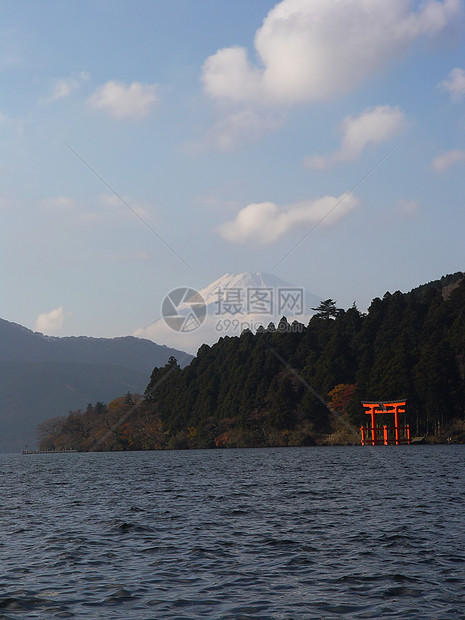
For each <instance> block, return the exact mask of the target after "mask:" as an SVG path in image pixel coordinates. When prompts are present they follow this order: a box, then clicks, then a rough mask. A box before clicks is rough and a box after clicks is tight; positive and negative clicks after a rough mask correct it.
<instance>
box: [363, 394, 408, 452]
mask: <svg viewBox="0 0 465 620" xmlns="http://www.w3.org/2000/svg"><path fill="white" fill-rule="evenodd" d="M406 403H407V401H406V400H391V401H383V402H379V401H377V402H374V401H363V402H362V405H363V407H364V408H365V413H366V414H367V415H370V416H371V426H362V427H361V428H360V431H361V433H362V446H366V445H368V446H379V445H382V444H384V445H385V446H387V445H390V444H395V445H396V446H398V445H400V444H410V427H409V425H408V424H406V425H405V426H399V413H405V405H406ZM383 413H384V414H385V413H393V414H394V426H387V425H386V424H385V425H383V426H382V427H381V426H377V425H376V416H377V415H381V414H383ZM381 431H383V439H378V434H381ZM390 431H394V437H392V432H391V433H390ZM370 434H371V436H370Z"/></svg>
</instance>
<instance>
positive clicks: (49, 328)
mask: <svg viewBox="0 0 465 620" xmlns="http://www.w3.org/2000/svg"><path fill="white" fill-rule="evenodd" d="M64 318H65V312H64V310H63V306H60V307H59V308H55V309H54V310H51V311H50V312H44V313H43V314H39V316H38V317H37V319H36V324H35V330H36V331H38V332H41V333H42V334H48V335H49V336H53V335H54V334H57V333H58V332H59V331H60V329H61V328H62V326H63V321H64Z"/></svg>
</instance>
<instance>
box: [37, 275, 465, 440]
mask: <svg viewBox="0 0 465 620" xmlns="http://www.w3.org/2000/svg"><path fill="white" fill-rule="evenodd" d="M327 302H330V305H331V300H327ZM327 302H324V303H327ZM333 310H334V311H330V312H328V308H326V310H325V311H322V312H318V313H317V314H316V315H315V316H314V317H312V319H311V320H310V322H309V324H308V325H307V326H304V325H302V324H299V323H297V322H294V323H293V324H292V325H291V324H289V323H288V322H287V320H286V319H285V318H283V319H281V321H280V323H279V324H278V325H276V326H275V325H273V324H270V325H269V326H268V328H266V329H265V328H264V329H260V330H259V331H258V332H257V333H256V334H252V333H251V332H249V331H245V332H243V333H242V335H241V336H240V337H224V338H221V339H220V340H219V342H218V343H217V344H215V345H214V346H212V347H209V346H208V345H203V346H202V347H201V348H200V349H199V351H198V354H197V357H196V358H195V359H194V360H193V361H192V362H191V363H190V365H189V366H187V367H186V368H184V369H181V368H180V367H179V366H178V364H177V362H176V360H175V359H174V358H171V359H170V360H169V362H168V363H167V364H166V366H164V367H162V368H155V369H154V371H153V372H152V375H151V377H150V382H149V384H148V386H147V389H146V391H145V394H144V395H143V396H134V395H131V394H127V395H126V396H122V397H120V398H118V399H116V400H114V401H112V402H111V403H110V404H109V405H105V404H104V403H97V405H95V406H92V405H90V404H89V406H88V408H87V410H86V411H84V412H81V411H78V412H72V413H71V414H70V415H69V416H67V417H63V418H55V419H53V420H49V421H47V422H45V423H43V424H41V425H40V427H39V434H40V437H41V445H40V447H41V449H53V448H56V449H63V448H77V449H80V450H93V449H97V450H147V449H163V448H214V447H240V446H287V445H314V444H347V443H359V441H360V440H359V427H360V425H361V424H366V423H367V419H366V416H365V414H364V412H363V408H362V407H361V404H360V401H361V400H374V401H376V400H399V399H403V398H407V399H408V402H407V414H406V420H405V421H406V422H407V423H408V424H410V426H411V431H412V435H413V436H415V435H416V436H428V437H430V438H434V439H435V440H436V441H446V440H448V441H463V440H464V439H465V419H464V411H465V278H464V275H463V274H462V273H456V274H453V275H450V276H445V277H444V278H442V279H441V280H438V281H435V282H431V283H429V284H426V285H423V286H421V287H418V288H416V289H414V290H413V291H411V292H410V293H406V294H405V293H400V292H396V293H394V294H390V293H386V294H385V295H384V297H383V299H379V298H376V299H374V300H373V301H372V303H371V305H370V308H369V309H368V312H367V313H366V314H362V313H360V312H359V310H358V309H357V308H356V307H355V305H354V306H353V307H352V308H349V309H348V310H342V309H336V308H333Z"/></svg>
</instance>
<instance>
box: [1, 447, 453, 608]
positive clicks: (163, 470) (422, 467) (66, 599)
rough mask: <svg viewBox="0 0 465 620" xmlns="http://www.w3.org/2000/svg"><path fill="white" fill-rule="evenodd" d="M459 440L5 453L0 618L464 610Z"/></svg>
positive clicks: (3, 467)
mask: <svg viewBox="0 0 465 620" xmlns="http://www.w3.org/2000/svg"><path fill="white" fill-rule="evenodd" d="M464 463H465V446H415V447H414V446H399V447H395V446H386V447H384V446H380V447H377V448H371V447H366V448H362V447H360V448H359V447H347V448H295V449H294V448H291V449H268V450H221V451H220V450H215V451H192V452H187V451H186V452H184V451H183V452H143V453H142V452H139V453H137V452H133V453H113V454H96V453H88V454H63V455H60V454H51V455H31V456H17V455H3V456H0V492H1V513H0V559H1V560H2V562H1V565H0V617H1V618H17V617H18V616H21V617H26V618H72V617H76V618H86V619H87V618H137V619H145V618H147V619H148V618H154V619H158V618H235V619H240V618H244V619H245V618H264V619H265V618H339V617H346V618H440V619H441V620H443V619H447V618H464V617H465V475H464Z"/></svg>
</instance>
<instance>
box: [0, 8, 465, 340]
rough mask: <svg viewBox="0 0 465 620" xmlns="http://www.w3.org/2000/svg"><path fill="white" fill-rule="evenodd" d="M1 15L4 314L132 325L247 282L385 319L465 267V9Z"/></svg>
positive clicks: (92, 328) (110, 331) (78, 329)
mask: <svg viewBox="0 0 465 620" xmlns="http://www.w3.org/2000/svg"><path fill="white" fill-rule="evenodd" d="M1 9H2V18H3V19H2V22H1V26H0V35H1V38H0V79H1V81H2V88H1V92H2V97H1V99H0V148H1V158H0V178H1V187H0V222H1V229H0V230H1V237H0V240H1V246H0V251H1V275H2V294H1V304H2V305H1V312H0V316H1V317H2V318H5V319H7V320H10V321H15V322H17V323H21V324H23V325H25V326H27V327H30V328H31V329H40V330H41V331H44V332H46V333H50V334H55V335H60V336H64V335H90V336H105V337H112V336H119V335H126V334H132V333H135V332H137V330H140V329H141V328H142V327H144V326H146V325H148V324H149V323H151V322H152V321H154V320H156V319H157V318H159V316H160V305H161V302H162V299H163V298H164V297H165V295H166V294H167V293H168V292H169V291H170V290H171V289H173V288H175V287H178V286H183V285H188V286H192V287H194V288H197V289H200V288H203V287H205V286H206V285H207V284H209V283H210V282H212V281H213V280H216V279H217V278H218V277H219V276H221V275H222V274H223V273H226V272H229V273H240V272H243V271H261V272H269V271H273V273H274V274H275V275H277V276H279V277H280V278H282V279H284V280H286V281H289V282H291V283H293V284H294V285H296V286H301V287H304V288H306V289H307V290H308V291H310V292H312V293H315V294H317V295H318V296H320V297H322V298H328V297H331V298H333V299H336V300H337V302H338V305H340V306H342V307H348V306H351V305H352V303H353V302H354V301H355V302H356V304H357V305H358V307H359V308H360V309H361V310H365V309H366V308H367V307H368V305H369V303H370V301H371V299H372V298H374V297H377V296H382V295H383V294H384V293H385V292H386V291H391V292H394V291H395V290H402V291H408V290H410V289H411V288H413V287H415V286H417V285H419V284H422V283H424V282H427V281H429V280H432V279H436V278H438V277H440V276H442V275H444V274H446V273H452V272H455V271H458V270H463V269H464V267H465V264H464V245H463V230H464V220H465V217H464V196H465V192H464V181H463V179H464V177H465V174H464V173H465V140H464V138H465V38H464V35H465V29H464V28H463V26H464V15H465V6H464V3H463V1H461V0H444V1H439V0H438V1H436V2H434V1H426V2H422V3H419V2H413V1H412V2H410V1H409V0H390V1H389V2H382V1H381V0H342V1H336V0H282V1H281V2H276V1H268V0H254V1H253V2H251V1H250V0H234V2H231V1H230V0H150V1H149V0H132V1H131V2H129V1H128V0H126V1H122V0H100V1H97V0H88V1H86V2H81V1H75V0H68V1H67V2H62V1H50V0H42V1H41V2H36V1H27V0H24V1H22V2H17V1H13V0H10V1H2V2H1ZM121 199H122V200H121Z"/></svg>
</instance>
